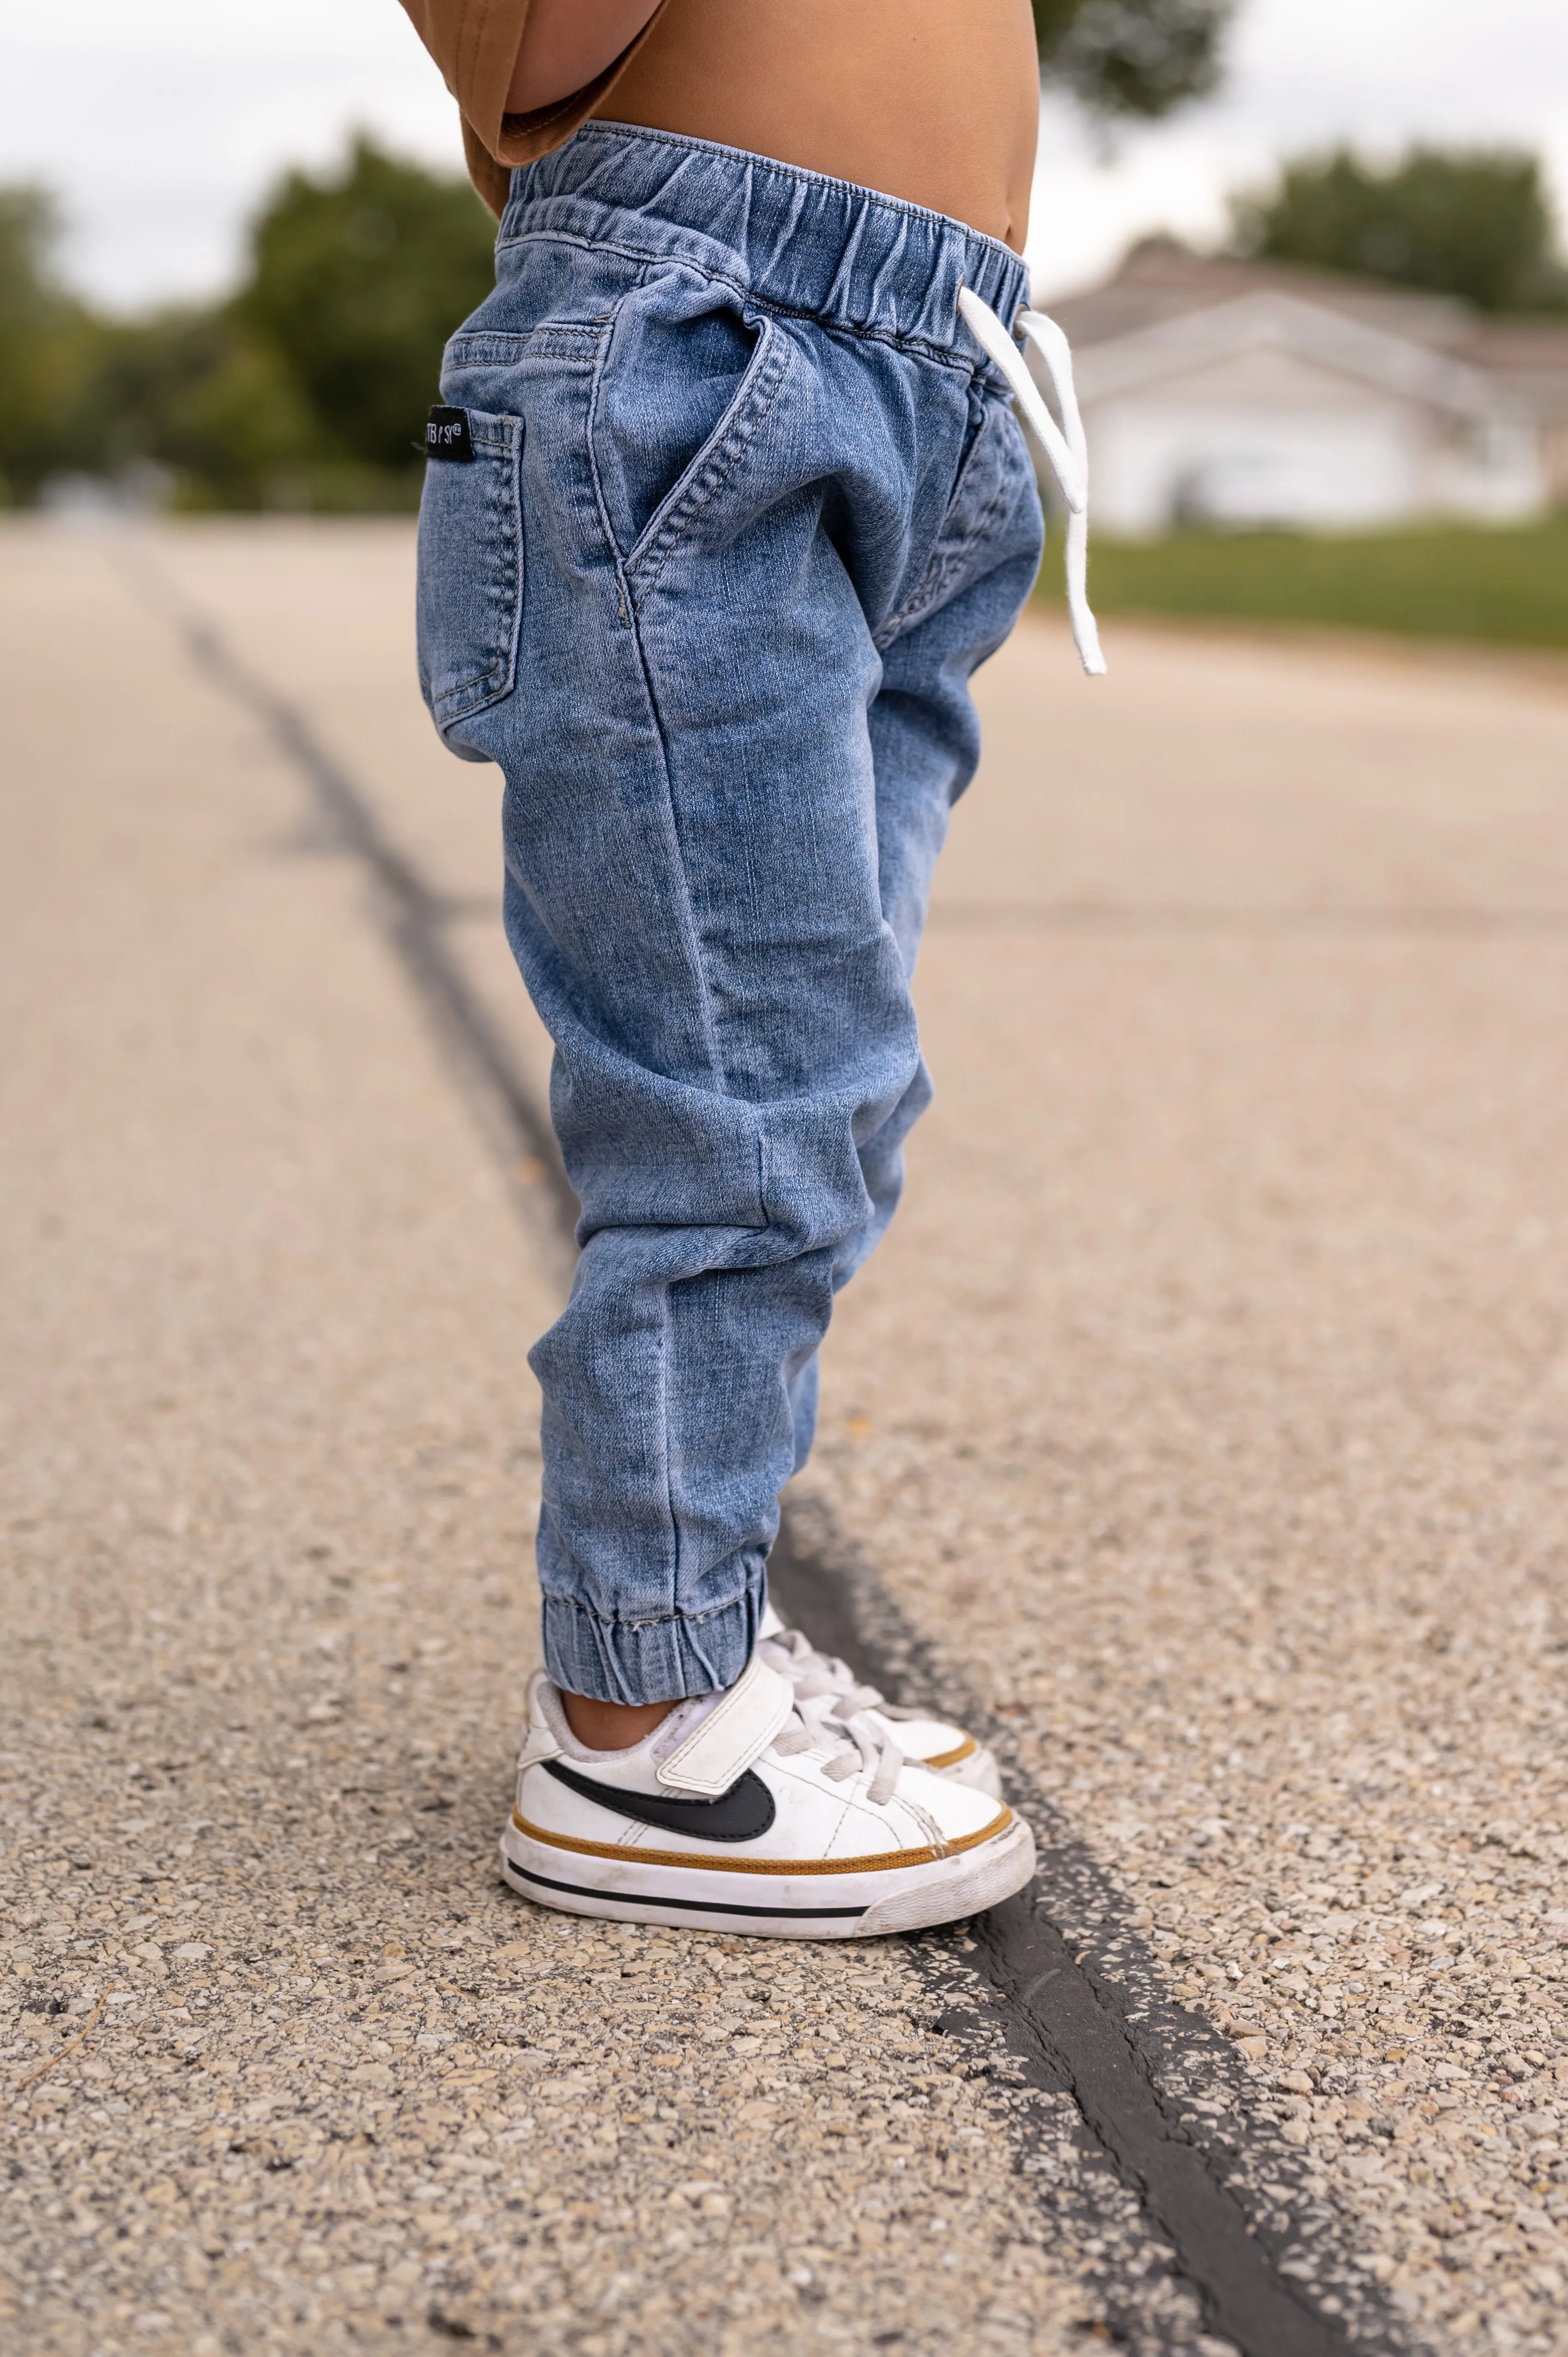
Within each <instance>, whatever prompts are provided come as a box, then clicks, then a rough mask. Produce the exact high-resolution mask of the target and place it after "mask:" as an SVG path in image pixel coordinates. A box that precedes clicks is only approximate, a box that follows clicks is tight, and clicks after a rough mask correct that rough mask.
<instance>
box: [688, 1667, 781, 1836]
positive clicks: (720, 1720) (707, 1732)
mask: <svg viewBox="0 0 1568 2357" xmlns="http://www.w3.org/2000/svg"><path fill="white" fill-rule="evenodd" d="M794 1706H795V1689H794V1687H793V1686H792V1685H791V1684H790V1682H789V1679H788V1678H787V1677H785V1676H784V1675H783V1674H781V1673H780V1672H779V1671H778V1670H776V1669H774V1668H772V1667H771V1665H770V1664H769V1663H767V1662H765V1661H762V1660H761V1659H760V1658H759V1657H758V1656H757V1655H756V1654H753V1656H752V1658H751V1662H750V1663H749V1665H748V1666H747V1667H746V1669H745V1670H743V1671H742V1673H741V1674H740V1676H739V1677H738V1678H737V1679H736V1682H735V1684H734V1685H733V1686H731V1687H730V1689H729V1691H728V1693H727V1694H724V1695H720V1696H719V1699H718V1701H717V1702H716V1703H715V1704H714V1707H713V1708H712V1710H710V1711H707V1712H705V1713H704V1715H703V1717H702V1718H701V1719H699V1721H698V1722H697V1724H696V1726H695V1727H693V1729H692V1732H691V1733H690V1735H682V1740H681V1741H680V1742H679V1743H678V1744H677V1745H676V1746H675V1749H673V1750H672V1751H671V1752H670V1753H669V1754H668V1755H667V1757H666V1758H664V1759H663V1760H660V1762H659V1766H658V1769H657V1770H656V1773H657V1775H658V1778H659V1781H660V1783H661V1784H663V1785H665V1786H666V1787H667V1788H668V1789H669V1790H670V1791H671V1792H695V1793H700V1794H701V1795H702V1796H703V1798H704V1799H707V1800H716V1799H717V1798H718V1796H719V1794H720V1793H721V1792H728V1791H729V1788H730V1786H731V1785H732V1784H733V1783H735V1782H736V1781H737V1780H738V1779H739V1778H740V1777H742V1776H744V1775H745V1773H746V1770H747V1769H748V1768H749V1767H751V1766H752V1765H753V1764H754V1763H755V1762H756V1761H757V1760H760V1759H761V1757H762V1755H763V1753H764V1752H765V1751H766V1750H767V1749H768V1745H769V1744H770V1743H771V1742H772V1740H773V1738H774V1737H775V1736H776V1735H777V1734H779V1731H780V1730H781V1728H782V1727H783V1726H784V1723H785V1721H786V1719H787V1718H788V1717H789V1714H790V1712H791V1711H792V1710H793V1708H794Z"/></svg>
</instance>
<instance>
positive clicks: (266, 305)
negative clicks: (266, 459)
mask: <svg viewBox="0 0 1568 2357" xmlns="http://www.w3.org/2000/svg"><path fill="white" fill-rule="evenodd" d="M494 241H495V223H494V221H492V220H491V218H490V216H489V213H488V212H487V211H486V210H485V208H484V206H483V205H482V204H481V203H480V201H479V199H478V197H477V196H476V195H475V194H474V192H473V190H472V188H470V187H469V185H468V183H467V180H466V179H463V180H456V179H450V180H448V179H441V178H436V177H435V174H433V173H430V172H427V171H424V169H422V167H420V166H418V165H416V164H407V163H402V162H399V161H398V160H397V159H395V158H394V157H392V156H386V155H383V154H382V153H381V150H380V149H379V148H377V147H375V146H373V145H371V142H370V141H369V140H366V139H360V140H358V141H356V143H355V145H354V147H353V150H352V153H351V155H350V156H349V163H348V166H347V167H346V169H345V170H343V171H342V172H340V173H338V174H337V175H336V176H331V177H328V178H323V179H312V178H309V177H308V176H307V175H306V174H305V173H303V172H291V173H290V174H289V175H288V177H287V178H286V179H285V181H284V182H283V184H282V186H281V187H280V188H278V190H277V191H276V193H275V194H274V197H273V199H272V201H271V202H270V204H269V205H268V206H267V208H266V210H265V211H264V212H263V214H262V216H261V219H260V220H259V221H258V222H257V224H256V227H255V231H254V235H253V238H252V267H251V278H250V283H249V285H247V286H246V287H245V288H244V289H243V291H242V294H241V296H240V297H239V299H238V302H237V304H236V307H235V308H236V312H237V315H238V317H240V318H241V319H242V320H243V321H244V322H245V323H246V324H247V325H248V326H250V327H251V328H253V329H254V330H255V331H256V332H257V334H258V335H259V336H260V337H261V338H263V339H264V340H265V341H266V343H267V344H269V345H270V346H271V348H272V349H273V350H274V351H275V352H276V353H277V354H278V355H279V357H280V358H281V360H282V361H283V362H284V363H285V366H286V367H287V369H288V370H289V371H290V372H291V374H292V376H293V378H294V380H295V383H296V384H297V385H298V386H299V388H300V390H301V392H302V393H303V394H304V396H305V398H306V400H307V402H308V403H309V404H310V408H311V412H312V414H313V415H314V417H315V420H316V422H317V427H318V429H319V432H320V435H321V437H322V442H323V446H324V450H323V455H328V456H331V457H337V458H352V459H358V460H360V462H362V463H366V464H369V465H371V466H381V467H406V466H407V464H408V462H409V459H410V457H411V455H412V452H413V449H414V447H419V446H422V445H423V442H424V413H425V411H426V410H427V409H428V408H429V406H430V404H431V402H432V400H433V399H434V398H435V379H436V375H437V372H438V371H439V368H440V363H441V348H442V346H443V344H444V343H445V342H446V338H447V337H448V336H449V335H450V334H451V332H452V329H453V328H455V327H456V326H457V324H458V322H459V321H460V320H462V319H463V318H464V317H466V316H467V313H468V312H470V311H471V310H473V309H474V307H475V306H476V305H477V304H478V303H479V302H481V301H482V300H483V298H484V296H486V295H487V294H488V293H489V289H490V287H491V286H492V285H493V284H494V279H495V267H494V256H493V248H494Z"/></svg>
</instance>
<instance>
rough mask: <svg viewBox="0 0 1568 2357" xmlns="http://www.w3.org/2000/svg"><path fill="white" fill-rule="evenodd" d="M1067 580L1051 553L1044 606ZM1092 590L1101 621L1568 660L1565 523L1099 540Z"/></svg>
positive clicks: (1567, 519)
mask: <svg viewBox="0 0 1568 2357" xmlns="http://www.w3.org/2000/svg"><path fill="white" fill-rule="evenodd" d="M1059 577H1060V567H1059V565H1053V563H1052V560H1051V558H1050V557H1048V556H1047V559H1046V564H1045V567H1044V570H1043V572H1042V574H1041V581H1040V592H1039V594H1040V596H1041V597H1042V598H1043V599H1045V600H1047V601H1050V600H1052V599H1054V598H1055V597H1057V596H1058V594H1059V593H1058V581H1059ZM1089 588H1090V598H1091V600H1092V602H1093V604H1094V606H1095V608H1097V610H1098V611H1099V612H1100V614H1101V616H1102V617H1103V616H1105V615H1109V614H1155V615H1172V616H1179V617H1184V618H1193V619H1197V618H1200V617H1208V618H1212V619H1227V620H1234V621H1239V622H1248V623H1257V622H1266V623H1295V624H1302V623H1309V624H1314V625H1316V626H1318V627H1321V628H1325V629H1329V630H1385V631H1389V632H1392V633H1397V634H1399V635H1401V636H1405V637H1418V638H1443V639H1474V640H1489V641H1491V642H1492V643H1494V644H1500V645H1507V646H1521V647H1552V648H1555V649H1558V650H1560V651H1568V515H1561V514H1560V515H1556V516H1552V517H1550V518H1548V519H1547V520H1545V521H1544V522H1541V523H1535V524H1526V525H1513V526H1496V525H1493V526H1487V525H1479V524H1428V525H1421V526H1414V527H1411V528H1409V529H1407V530H1405V531H1402V532H1380V533H1343V534H1339V533H1335V534H1327V533H1324V534H1318V533H1311V534H1308V533H1300V534H1297V533H1277V532H1267V533H1263V532H1260V533H1174V534H1173V535H1172V536H1171V537H1170V538H1168V539H1165V540H1153V541H1114V540H1105V539H1101V540H1098V541H1097V542H1096V543H1095V544H1094V545H1093V547H1092V549H1091V551H1090V576H1089ZM1111 659H1112V665H1114V662H1115V651H1114V647H1113V646H1112V657H1111Z"/></svg>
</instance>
